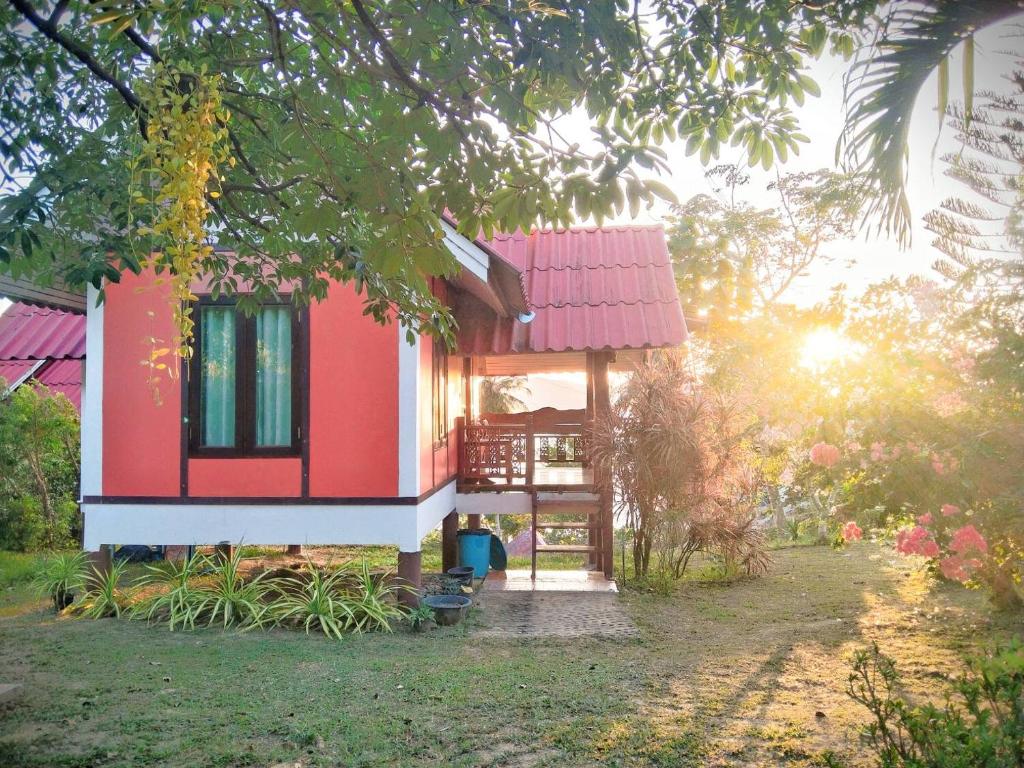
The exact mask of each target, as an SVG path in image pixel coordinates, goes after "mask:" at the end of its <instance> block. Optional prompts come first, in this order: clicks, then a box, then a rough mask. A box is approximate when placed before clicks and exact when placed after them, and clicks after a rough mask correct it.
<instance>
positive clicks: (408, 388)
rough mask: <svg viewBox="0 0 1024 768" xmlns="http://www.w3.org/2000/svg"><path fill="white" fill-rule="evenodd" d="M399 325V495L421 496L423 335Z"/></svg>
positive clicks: (397, 324)
mask: <svg viewBox="0 0 1024 768" xmlns="http://www.w3.org/2000/svg"><path fill="white" fill-rule="evenodd" d="M395 325H396V326H398V495H399V496H419V495H420V416H419V413H420V400H421V398H422V394H421V392H420V389H421V387H420V343H421V342H420V336H419V334H416V338H415V340H414V342H413V343H412V344H410V343H409V342H408V340H407V339H406V336H405V333H406V328H405V327H404V326H403V325H402V324H401V323H395Z"/></svg>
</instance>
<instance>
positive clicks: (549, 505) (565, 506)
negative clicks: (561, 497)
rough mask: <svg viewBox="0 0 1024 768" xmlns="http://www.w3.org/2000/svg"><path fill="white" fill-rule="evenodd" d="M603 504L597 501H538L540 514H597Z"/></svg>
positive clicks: (538, 512)
mask: <svg viewBox="0 0 1024 768" xmlns="http://www.w3.org/2000/svg"><path fill="white" fill-rule="evenodd" d="M600 511H601V505H600V504H599V503H598V502H596V501H538V502H537V514H538V515H586V516H588V517H589V516H590V515H592V514H597V513H598V512H600Z"/></svg>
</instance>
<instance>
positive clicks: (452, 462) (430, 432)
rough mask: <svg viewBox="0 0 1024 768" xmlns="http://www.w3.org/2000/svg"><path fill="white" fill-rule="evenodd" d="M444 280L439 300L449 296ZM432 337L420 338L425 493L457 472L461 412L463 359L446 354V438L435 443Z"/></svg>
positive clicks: (422, 484) (439, 287)
mask: <svg viewBox="0 0 1024 768" xmlns="http://www.w3.org/2000/svg"><path fill="white" fill-rule="evenodd" d="M447 288H448V286H447V283H444V282H443V281H440V280H438V281H435V283H434V295H435V296H438V297H439V298H441V299H442V300H446V299H447V296H448V291H447ZM433 349H434V343H433V337H431V336H423V337H422V339H421V340H420V391H421V392H423V393H424V397H423V398H422V399H421V400H420V403H421V406H420V414H419V416H420V493H425V492H426V491H429V490H431V489H433V488H436V487H437V486H438V485H440V484H442V483H444V482H446V481H448V480H450V479H451V478H452V477H454V476H455V473H456V471H457V462H458V456H457V444H456V435H455V429H454V425H455V418H456V417H457V416H461V415H462V399H463V398H462V386H463V384H462V358H460V357H458V356H455V355H449V357H448V391H447V393H446V394H444V393H441V394H442V396H447V398H448V440H447V442H446V443H443V444H441V445H438V446H435V445H434V439H433V437H434V406H433V402H432V399H431V398H432V396H433V395H434V394H435V393H433V392H432V384H433V382H432V378H433Z"/></svg>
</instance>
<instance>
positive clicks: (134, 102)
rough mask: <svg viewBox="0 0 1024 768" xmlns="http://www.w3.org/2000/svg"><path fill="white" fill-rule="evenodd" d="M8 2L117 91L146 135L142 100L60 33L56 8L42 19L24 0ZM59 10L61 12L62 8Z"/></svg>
mask: <svg viewBox="0 0 1024 768" xmlns="http://www.w3.org/2000/svg"><path fill="white" fill-rule="evenodd" d="M10 3H11V5H12V6H13V7H14V10H16V11H17V12H18V13H20V14H21V15H22V16H23V17H24V18H25V20H26V21H27V22H28V23H29V24H31V25H32V26H33V27H35V28H36V29H37V30H38V31H39V32H41V33H42V34H43V36H44V37H46V38H47V39H49V40H50V41H51V42H53V43H56V44H57V45H59V46H60V47H61V48H63V49H64V50H65V51H67V52H68V53H70V54H71V55H72V56H74V57H75V58H76V59H78V61H79V62H81V63H82V64H83V65H85V67H86V69H88V70H89V71H90V72H92V73H93V74H94V75H95V76H96V77H97V78H98V79H100V80H102V81H103V82H104V83H106V84H107V85H109V86H111V87H112V88H113V89H114V90H115V91H117V92H118V93H119V94H120V95H121V98H122V99H123V100H124V103H125V104H127V105H128V106H129V107H130V108H131V110H132V112H134V113H135V114H136V115H138V118H139V130H140V131H141V132H142V135H143V136H145V135H146V117H145V110H144V109H143V107H142V102H140V101H139V98H138V96H136V95H135V94H134V93H132V90H131V88H129V87H128V86H127V85H125V84H124V83H122V82H121V81H120V80H118V79H117V78H116V77H114V75H112V74H111V73H110V72H108V71H107V70H106V69H105V68H104V67H103V65H101V64H100V63H99V62H98V61H96V59H95V58H94V57H93V56H92V54H91V53H89V51H87V50H86V49H85V48H84V47H83V46H82V45H80V44H79V43H77V42H75V41H74V40H72V39H71V38H69V37H67V36H65V35H63V34H61V32H60V30H59V29H57V24H56V22H57V20H59V18H60V15H59V14H58V13H57V10H58V9H57V8H55V9H54V12H53V13H52V14H51V15H50V18H49V19H44V18H43V17H42V16H40V15H39V14H38V13H36V11H35V9H34V8H33V7H32V6H31V5H29V4H28V3H27V2H26V0H10ZM58 6H59V4H58ZM60 10H61V12H63V9H60Z"/></svg>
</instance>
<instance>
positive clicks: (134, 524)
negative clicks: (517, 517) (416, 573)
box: [82, 482, 455, 552]
mask: <svg viewBox="0 0 1024 768" xmlns="http://www.w3.org/2000/svg"><path fill="white" fill-rule="evenodd" d="M454 507H455V483H454V482H452V483H450V484H449V485H448V486H446V487H444V488H442V489H440V490H438V491H437V492H436V493H434V494H432V495H431V496H430V497H429V498H427V499H424V500H423V501H422V502H420V503H419V504H365V505H360V504H345V505H338V504H322V505H321V504H295V505H289V504H260V503H258V502H257V503H254V504H176V503H175V502H174V501H173V500H168V502H167V503H166V504H161V503H149V502H147V503H141V504H108V503H86V504H83V505H82V513H83V515H84V517H85V535H84V539H83V546H84V549H86V550H87V551H90V552H93V551H96V550H97V549H99V548H100V546H101V545H103V544H150V545H154V544H177V545H189V544H191V545H201V546H205V545H211V544H218V543H220V542H222V541H230V542H231V543H233V544H241V543H244V544H256V545H266V546H272V545H280V544H288V543H291V544H309V545H328V544H344V545H350V546H371V545H382V546H397V547H398V548H399V550H400V551H402V552H418V551H419V550H420V542H421V541H422V540H423V537H424V536H426V535H427V534H428V533H429V532H430V531H431V530H433V529H434V528H436V527H437V524H438V523H440V522H441V519H442V518H443V517H444V516H445V515H447V514H448V513H449V512H451V511H452V509H454Z"/></svg>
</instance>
